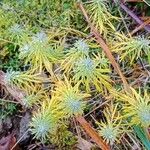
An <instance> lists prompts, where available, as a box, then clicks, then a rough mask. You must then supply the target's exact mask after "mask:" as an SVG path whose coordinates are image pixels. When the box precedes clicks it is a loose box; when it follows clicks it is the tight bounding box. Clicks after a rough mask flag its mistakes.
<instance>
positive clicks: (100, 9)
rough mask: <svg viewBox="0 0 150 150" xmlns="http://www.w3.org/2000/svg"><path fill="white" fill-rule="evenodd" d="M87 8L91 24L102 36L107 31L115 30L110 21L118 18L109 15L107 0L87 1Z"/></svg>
mask: <svg viewBox="0 0 150 150" xmlns="http://www.w3.org/2000/svg"><path fill="white" fill-rule="evenodd" d="M87 10H88V13H89V15H90V19H91V21H92V23H93V25H95V27H96V28H97V29H98V31H99V32H100V33H101V34H102V33H103V34H104V37H106V35H107V34H108V32H109V31H115V27H114V25H113V23H112V21H113V20H118V18H117V17H115V16H113V15H111V13H110V8H109V5H108V1H107V0H91V1H89V2H88V3H87Z"/></svg>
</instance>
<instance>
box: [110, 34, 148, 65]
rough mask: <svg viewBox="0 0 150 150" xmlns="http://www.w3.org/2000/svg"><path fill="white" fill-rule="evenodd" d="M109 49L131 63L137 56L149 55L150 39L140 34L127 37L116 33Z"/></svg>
mask: <svg viewBox="0 0 150 150" xmlns="http://www.w3.org/2000/svg"><path fill="white" fill-rule="evenodd" d="M111 49H112V51H113V52H116V53H118V54H119V55H120V58H121V60H129V61H130V64H133V62H134V61H135V60H137V59H138V58H140V57H142V56H144V55H146V56H147V55H149V51H150V40H149V39H147V38H144V37H142V36H139V37H127V36H125V35H124V34H119V33H117V36H116V39H114V42H112V47H111Z"/></svg>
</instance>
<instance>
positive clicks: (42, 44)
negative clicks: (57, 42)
mask: <svg viewBox="0 0 150 150" xmlns="http://www.w3.org/2000/svg"><path fill="white" fill-rule="evenodd" d="M19 51H20V55H19V58H20V59H23V60H24V61H25V64H28V63H30V65H31V69H36V70H38V71H39V72H42V70H44V69H46V70H47V71H48V72H49V73H51V74H52V68H53V67H52V66H53V63H54V62H57V61H58V60H59V59H60V58H61V57H62V52H61V51H58V49H54V48H53V47H52V46H50V45H49V43H48V36H47V35H46V33H44V32H39V33H37V34H36V35H35V36H33V37H32V39H31V41H28V43H26V44H25V45H23V46H22V47H20V49H19Z"/></svg>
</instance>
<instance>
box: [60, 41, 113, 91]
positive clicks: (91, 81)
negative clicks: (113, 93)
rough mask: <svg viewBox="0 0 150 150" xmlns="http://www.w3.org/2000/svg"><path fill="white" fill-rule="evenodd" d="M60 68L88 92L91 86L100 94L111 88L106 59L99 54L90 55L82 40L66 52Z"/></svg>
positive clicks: (86, 45)
mask: <svg viewBox="0 0 150 150" xmlns="http://www.w3.org/2000/svg"><path fill="white" fill-rule="evenodd" d="M61 66H62V69H64V72H65V73H67V75H70V74H71V75H72V76H73V80H74V82H75V83H77V84H78V85H79V86H80V85H83V86H84V87H85V90H86V91H88V92H90V90H91V87H92V86H95V88H96V89H97V90H98V91H100V92H102V91H103V90H104V88H106V89H109V88H111V79H110V77H109V75H108V74H109V73H110V69H109V63H108V61H107V59H106V58H105V57H104V55H103V54H101V53H100V52H98V53H97V54H94V52H93V53H92V54H90V48H89V46H88V44H87V43H86V42H85V41H83V40H79V41H77V42H76V43H75V44H74V47H73V48H71V49H69V50H68V53H67V54H66V56H65V59H64V60H63V61H62V64H61Z"/></svg>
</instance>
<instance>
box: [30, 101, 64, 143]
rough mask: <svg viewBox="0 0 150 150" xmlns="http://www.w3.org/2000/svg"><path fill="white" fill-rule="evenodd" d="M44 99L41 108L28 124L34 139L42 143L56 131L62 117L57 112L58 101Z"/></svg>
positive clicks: (59, 112)
mask: <svg viewBox="0 0 150 150" xmlns="http://www.w3.org/2000/svg"><path fill="white" fill-rule="evenodd" d="M45 99H46V100H45ZM45 99H44V100H45V101H44V102H43V104H42V105H41V108H40V109H39V110H38V111H37V112H35V113H34V115H33V117H32V121H31V124H30V127H31V131H32V134H34V137H35V138H37V139H41V140H42V141H43V142H44V141H45V140H46V139H48V138H49V137H50V135H51V134H53V133H54V132H55V131H56V129H57V127H58V126H59V121H60V119H62V117H63V116H64V115H63V113H62V112H61V111H60V110H59V105H58V101H56V99H55V98H52V99H49V98H45Z"/></svg>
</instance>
